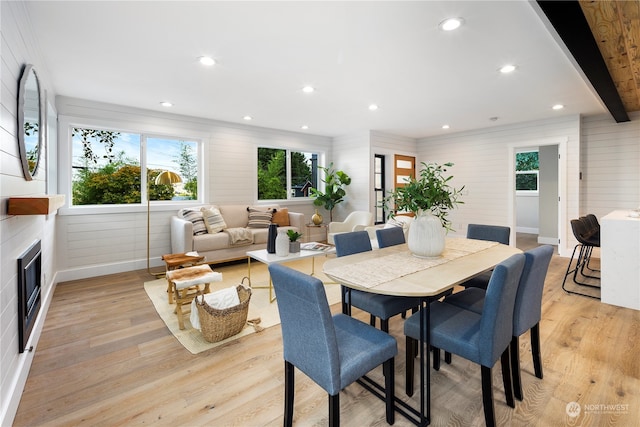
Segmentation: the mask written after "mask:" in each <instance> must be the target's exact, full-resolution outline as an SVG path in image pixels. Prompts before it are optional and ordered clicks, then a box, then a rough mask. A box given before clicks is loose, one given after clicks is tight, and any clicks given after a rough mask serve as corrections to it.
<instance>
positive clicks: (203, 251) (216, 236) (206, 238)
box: [171, 205, 304, 262]
mask: <svg viewBox="0 0 640 427" xmlns="http://www.w3.org/2000/svg"><path fill="white" fill-rule="evenodd" d="M203 208H204V209H209V210H208V211H205V217H207V215H209V214H211V212H212V210H211V208H214V209H217V211H215V210H213V212H219V213H220V215H221V216H222V219H223V220H224V223H223V224H224V227H223V229H222V231H217V232H216V230H217V228H220V227H217V228H214V229H210V230H209V231H214V232H213V233H210V232H208V230H207V229H206V227H205V229H204V232H203V229H202V227H203V225H207V224H206V223H202V224H201V223H200V222H199V220H198V219H197V218H198V212H202V209H203ZM248 208H251V210H252V212H251V217H250V212H249V209H248ZM274 209H275V210H276V214H274V216H273V217H272V219H273V220H274V222H277V223H280V224H284V225H280V226H279V227H278V229H285V230H288V229H293V230H296V231H298V232H303V231H304V230H303V228H304V214H302V213H296V212H288V209H287V208H281V207H280V206H278V205H271V206H248V205H219V206H218V205H208V206H198V207H193V208H185V209H181V210H180V211H179V212H178V214H177V215H175V216H173V217H171V252H172V253H186V252H192V251H196V252H198V254H200V255H202V256H204V257H206V261H207V262H224V261H232V260H236V259H241V258H244V257H246V255H245V254H246V252H247V251H253V250H257V249H265V248H266V247H267V236H268V234H269V230H268V227H265V222H267V223H268V222H269V221H266V217H265V216H264V213H265V212H273V210H274ZM209 218H211V217H209ZM257 218H258V219H257ZM218 220H220V218H219V217H218ZM250 220H251V224H250ZM203 221H204V219H203ZM211 222H212V221H211ZM287 223H288V225H286V224H287ZM219 224H220V222H218V223H217V225H219ZM256 227H257V228H256ZM194 230H195V231H196V233H195V234H194Z"/></svg>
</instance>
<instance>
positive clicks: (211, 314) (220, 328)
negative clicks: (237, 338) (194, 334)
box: [196, 285, 251, 342]
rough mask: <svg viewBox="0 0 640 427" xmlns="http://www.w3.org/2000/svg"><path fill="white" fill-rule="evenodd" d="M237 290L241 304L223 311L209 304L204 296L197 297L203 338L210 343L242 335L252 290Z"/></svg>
mask: <svg viewBox="0 0 640 427" xmlns="http://www.w3.org/2000/svg"><path fill="white" fill-rule="evenodd" d="M236 289H237V290H238V298H239V299H240V304H238V305H235V306H233V307H229V308H225V309H222V310H218V309H216V308H213V307H211V306H210V305H209V304H207V302H206V301H205V300H204V296H202V298H197V297H196V306H197V307H198V316H199V318H200V327H201V331H202V336H203V337H204V339H205V340H207V341H208V342H218V341H222V340H223V339H225V338H229V337H232V336H234V335H235V334H238V333H240V331H242V328H244V325H245V324H246V323H247V314H248V313H249V300H250V299H251V289H249V288H245V287H244V286H242V285H238V286H237V288H236Z"/></svg>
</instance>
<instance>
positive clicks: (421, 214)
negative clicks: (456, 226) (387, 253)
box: [407, 211, 445, 258]
mask: <svg viewBox="0 0 640 427" xmlns="http://www.w3.org/2000/svg"><path fill="white" fill-rule="evenodd" d="M444 236H445V228H444V227H443V226H442V222H441V221H440V218H438V217H437V216H435V215H433V214H432V213H431V212H429V211H418V214H417V215H416V217H415V219H414V220H413V221H412V222H411V227H410V228H409V238H408V240H407V245H408V246H409V250H410V251H411V253H412V254H413V255H415V256H417V257H421V258H432V257H437V256H440V255H441V254H442V252H443V251H444Z"/></svg>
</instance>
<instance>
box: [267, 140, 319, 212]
mask: <svg viewBox="0 0 640 427" xmlns="http://www.w3.org/2000/svg"><path fill="white" fill-rule="evenodd" d="M318 158H319V155H318V154H317V153H309V152H300V151H293V150H286V149H283V148H268V147H258V168H257V170H258V182H257V185H258V200H291V199H296V198H304V197H309V189H310V188H316V187H317V184H318Z"/></svg>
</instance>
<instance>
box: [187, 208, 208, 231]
mask: <svg viewBox="0 0 640 427" xmlns="http://www.w3.org/2000/svg"><path fill="white" fill-rule="evenodd" d="M182 218H184V219H186V220H187V221H191V222H192V223H193V235H194V236H199V235H200V234H207V226H206V225H204V218H203V216H202V212H200V211H199V210H195V209H182Z"/></svg>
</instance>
